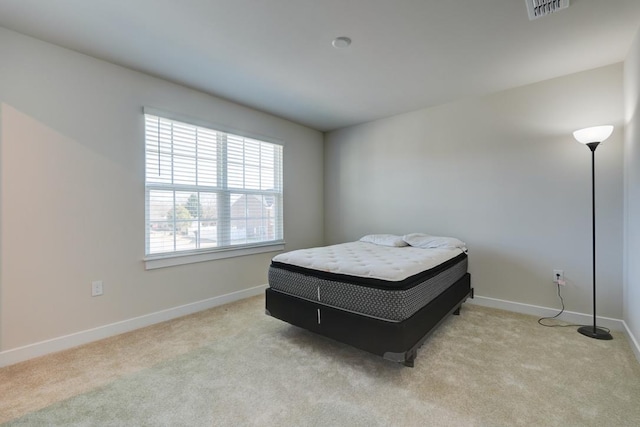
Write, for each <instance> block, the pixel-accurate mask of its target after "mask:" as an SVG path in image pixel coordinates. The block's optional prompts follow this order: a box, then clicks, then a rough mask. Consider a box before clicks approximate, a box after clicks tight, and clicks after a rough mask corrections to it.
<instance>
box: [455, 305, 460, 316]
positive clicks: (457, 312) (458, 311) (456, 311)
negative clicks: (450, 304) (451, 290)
mask: <svg viewBox="0 0 640 427" xmlns="http://www.w3.org/2000/svg"><path fill="white" fill-rule="evenodd" d="M453 314H455V315H456V316H459V315H460V306H458V308H456V309H455V311H454V312H453Z"/></svg>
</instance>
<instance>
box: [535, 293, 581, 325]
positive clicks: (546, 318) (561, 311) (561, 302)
mask: <svg viewBox="0 0 640 427" xmlns="http://www.w3.org/2000/svg"><path fill="white" fill-rule="evenodd" d="M556 286H558V298H560V304H562V309H561V310H560V312H559V313H558V314H556V315H555V316H551V317H541V318H539V319H538V323H539V324H541V325H542V326H546V327H547V328H567V327H569V326H573V327H575V326H582V325H545V324H544V323H542V321H543V320H551V319H555V318H557V317H558V316H560V315H561V314H562V313H564V299H563V298H562V294H561V293H560V283H556Z"/></svg>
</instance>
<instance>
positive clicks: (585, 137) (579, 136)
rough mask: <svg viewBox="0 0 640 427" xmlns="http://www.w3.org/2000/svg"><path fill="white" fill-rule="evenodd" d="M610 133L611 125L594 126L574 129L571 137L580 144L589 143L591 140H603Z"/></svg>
mask: <svg viewBox="0 0 640 427" xmlns="http://www.w3.org/2000/svg"><path fill="white" fill-rule="evenodd" d="M612 133H613V126H611V125H606V126H594V127H590V128H584V129H580V130H577V131H575V132H574V133H573V137H574V138H575V139H576V141H578V142H580V143H582V144H589V143H592V142H603V141H604V140H605V139H607V138H609V137H610V136H611V134H612Z"/></svg>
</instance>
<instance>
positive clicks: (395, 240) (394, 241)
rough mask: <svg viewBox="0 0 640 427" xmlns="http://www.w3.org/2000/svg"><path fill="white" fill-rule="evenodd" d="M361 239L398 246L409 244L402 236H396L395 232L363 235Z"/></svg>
mask: <svg viewBox="0 0 640 427" xmlns="http://www.w3.org/2000/svg"><path fill="white" fill-rule="evenodd" d="M360 241H361V242H367V243H373V244H376V245H381V246H393V247H396V248H400V247H402V246H407V242H405V241H404V240H403V239H402V236H396V235H395V234H368V235H366V236H363V237H362V238H361V239H360Z"/></svg>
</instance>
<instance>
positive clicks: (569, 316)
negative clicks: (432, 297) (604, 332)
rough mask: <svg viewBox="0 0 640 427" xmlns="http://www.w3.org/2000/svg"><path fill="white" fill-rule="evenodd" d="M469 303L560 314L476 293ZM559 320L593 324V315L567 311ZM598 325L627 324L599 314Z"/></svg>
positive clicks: (618, 327) (621, 328) (535, 313)
mask: <svg viewBox="0 0 640 427" xmlns="http://www.w3.org/2000/svg"><path fill="white" fill-rule="evenodd" d="M467 302H468V303H471V304H476V305H481V306H483V307H491V308H499V309H501V310H507V311H513V312H516V313H522V314H530V315H532V316H538V317H552V316H555V315H556V314H558V311H560V310H558V309H557V308H548V307H540V306H537V305H530V304H523V303H520V302H513V301H506V300H501V299H496V298H489V297H483V296H480V295H475V296H474V298H473V299H468V300H467ZM558 320H562V321H565V322H569V323H575V324H577V325H592V324H593V316H591V315H590V314H584V313H576V312H574V311H566V310H565V312H564V313H562V315H560V316H558ZM597 323H598V326H604V327H605V328H609V329H611V330H614V331H624V330H625V325H624V322H623V321H622V320H619V319H612V318H610V317H602V316H598V322H597Z"/></svg>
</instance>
